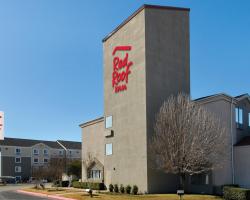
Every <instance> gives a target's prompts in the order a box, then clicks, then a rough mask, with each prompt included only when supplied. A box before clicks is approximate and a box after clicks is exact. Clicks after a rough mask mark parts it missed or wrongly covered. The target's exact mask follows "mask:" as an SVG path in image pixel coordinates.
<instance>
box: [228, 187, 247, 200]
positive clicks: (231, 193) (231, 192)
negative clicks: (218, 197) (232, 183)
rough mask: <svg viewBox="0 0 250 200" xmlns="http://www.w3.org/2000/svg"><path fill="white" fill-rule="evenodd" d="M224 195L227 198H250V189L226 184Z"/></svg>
mask: <svg viewBox="0 0 250 200" xmlns="http://www.w3.org/2000/svg"><path fill="white" fill-rule="evenodd" d="M223 197H224V199H225V200H249V199H250V190H249V189H244V188H237V187H228V186H225V187H224V188H223Z"/></svg>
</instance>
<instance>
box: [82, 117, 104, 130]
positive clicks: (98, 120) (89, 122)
mask: <svg viewBox="0 0 250 200" xmlns="http://www.w3.org/2000/svg"><path fill="white" fill-rule="evenodd" d="M103 121H104V117H99V118H96V119H93V120H90V121H87V122H84V123H82V124H80V125H79V126H80V127H81V128H84V127H86V126H90V125H93V124H96V123H99V122H103Z"/></svg>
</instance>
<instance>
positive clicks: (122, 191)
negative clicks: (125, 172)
mask: <svg viewBox="0 0 250 200" xmlns="http://www.w3.org/2000/svg"><path fill="white" fill-rule="evenodd" d="M124 192H125V188H124V186H123V185H122V184H121V185H120V193H122V194H123V193H124Z"/></svg>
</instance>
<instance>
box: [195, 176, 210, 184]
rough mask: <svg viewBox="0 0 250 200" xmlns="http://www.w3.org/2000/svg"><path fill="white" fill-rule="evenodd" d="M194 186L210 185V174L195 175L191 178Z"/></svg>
mask: <svg viewBox="0 0 250 200" xmlns="http://www.w3.org/2000/svg"><path fill="white" fill-rule="evenodd" d="M191 184H192V185H208V184H209V175H208V174H195V175H192V176H191Z"/></svg>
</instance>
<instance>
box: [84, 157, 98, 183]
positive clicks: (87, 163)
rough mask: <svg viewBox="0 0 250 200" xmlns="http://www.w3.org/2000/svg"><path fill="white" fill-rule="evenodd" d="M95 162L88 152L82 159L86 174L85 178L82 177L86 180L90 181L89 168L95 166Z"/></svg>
mask: <svg viewBox="0 0 250 200" xmlns="http://www.w3.org/2000/svg"><path fill="white" fill-rule="evenodd" d="M94 162H95V158H94V156H93V155H92V153H90V152H88V153H87V154H86V155H85V156H84V157H83V159H82V165H83V168H84V169H83V172H84V176H85V177H82V179H83V178H85V179H86V180H87V179H88V170H89V168H90V167H91V166H92V165H93V164H94Z"/></svg>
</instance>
